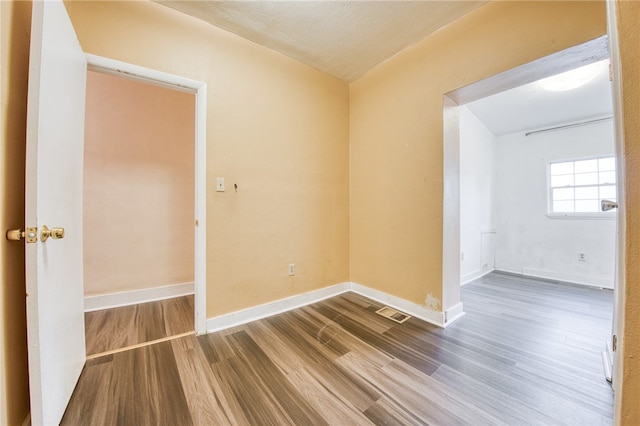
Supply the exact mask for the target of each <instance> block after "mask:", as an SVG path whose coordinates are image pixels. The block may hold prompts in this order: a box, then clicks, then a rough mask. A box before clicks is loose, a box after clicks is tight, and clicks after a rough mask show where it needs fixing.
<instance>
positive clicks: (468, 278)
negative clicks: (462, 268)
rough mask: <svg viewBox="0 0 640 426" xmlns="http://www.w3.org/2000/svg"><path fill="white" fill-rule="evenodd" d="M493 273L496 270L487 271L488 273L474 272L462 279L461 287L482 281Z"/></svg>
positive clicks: (478, 270)
mask: <svg viewBox="0 0 640 426" xmlns="http://www.w3.org/2000/svg"><path fill="white" fill-rule="evenodd" d="M493 271H495V268H491V269H487V270H486V271H483V270H480V269H477V270H475V271H473V272H470V273H468V274H465V275H463V276H461V277H460V286H463V285H466V284H469V283H470V282H472V281H475V280H477V279H480V278H482V277H484V276H485V275H487V274H490V273H492V272H493Z"/></svg>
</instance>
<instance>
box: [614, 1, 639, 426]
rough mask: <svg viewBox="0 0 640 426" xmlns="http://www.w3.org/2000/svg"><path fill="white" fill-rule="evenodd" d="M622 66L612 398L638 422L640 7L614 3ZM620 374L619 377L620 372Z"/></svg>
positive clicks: (622, 419) (630, 421)
mask: <svg viewBox="0 0 640 426" xmlns="http://www.w3.org/2000/svg"><path fill="white" fill-rule="evenodd" d="M617 6H618V8H619V9H618V29H619V42H620V58H621V62H622V98H623V99H622V101H623V106H622V107H623V121H624V138H625V144H624V157H625V173H626V182H625V205H626V212H627V214H626V221H627V232H626V242H625V246H626V268H625V270H626V272H625V274H626V292H625V306H624V337H623V339H624V345H623V347H622V352H621V353H619V354H618V356H622V359H623V367H622V375H623V377H624V380H623V382H622V387H621V388H620V389H621V390H622V392H621V393H619V394H618V398H617V399H616V412H617V413H618V414H619V417H618V418H617V421H618V422H619V423H620V424H623V425H638V424H640V316H639V315H640V285H639V284H640V270H639V268H638V265H639V263H640V244H638V242H639V241H640V215H639V212H640V30H639V27H638V26H639V24H640V3H639V2H635V1H634V2H631V1H618V2H617ZM618 374H619V373H618Z"/></svg>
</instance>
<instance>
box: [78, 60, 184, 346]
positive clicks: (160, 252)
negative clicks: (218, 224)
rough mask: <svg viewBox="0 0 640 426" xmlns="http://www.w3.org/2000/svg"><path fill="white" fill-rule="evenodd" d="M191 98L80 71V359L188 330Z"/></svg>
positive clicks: (134, 81) (163, 88) (135, 81)
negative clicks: (83, 349) (83, 88)
mask: <svg viewBox="0 0 640 426" xmlns="http://www.w3.org/2000/svg"><path fill="white" fill-rule="evenodd" d="M195 116H196V95H195V94H194V93H193V92H187V91H184V90H175V89H174V88H172V87H167V86H160V85H157V84H150V83H148V82H145V81H141V80H139V79H133V78H127V77H123V76H121V75H117V74H115V73H105V72H101V70H88V72H87V97H86V109H85V153H84V165H85V168H84V202H83V213H84V250H83V251H84V282H85V288H84V290H85V310H86V312H85V330H86V343H87V356H88V357H89V358H90V357H94V356H96V355H98V354H104V353H110V352H115V351H120V350H123V349H124V348H130V347H136V346H140V345H145V344H149V343H151V342H157V341H161V340H166V339H170V338H175V337H176V336H180V335H184V334H189V333H193V332H194V319H195V313H194V293H195V281H196V280H195V276H196V266H195V265H196V262H195V258H196V244H195V239H196V233H195V232H194V218H195V217H197V216H196V211H195V210H196V199H195V197H196V196H195V194H196V191H195V187H196V182H195V180H196V173H195V168H196V164H195V162H196V155H195V151H196V144H195V143H194V141H195V140H196V137H195V134H196V120H195V119H194V117H195Z"/></svg>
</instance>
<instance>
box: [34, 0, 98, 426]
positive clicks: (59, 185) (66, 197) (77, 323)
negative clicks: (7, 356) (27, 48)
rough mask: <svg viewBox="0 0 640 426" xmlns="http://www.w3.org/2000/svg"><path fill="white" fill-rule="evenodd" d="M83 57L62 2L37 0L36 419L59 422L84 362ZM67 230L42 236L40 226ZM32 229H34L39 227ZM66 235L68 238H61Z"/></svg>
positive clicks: (35, 98)
mask: <svg viewBox="0 0 640 426" xmlns="http://www.w3.org/2000/svg"><path fill="white" fill-rule="evenodd" d="M86 72H87V67H86V60H85V56H84V54H83V52H82V49H81V48H80V45H79V43H78V40H77V38H76V34H75V32H74V30H73V26H72V25H71V21H70V19H69V16H68V15H67V11H66V9H65V6H64V4H63V3H62V1H60V0H51V1H34V2H33V16H32V24H31V53H30V58H29V95H28V107H27V155H26V189H25V191H26V226H27V227H32V228H31V230H30V228H27V232H26V234H27V237H28V235H29V233H31V234H32V235H33V234H35V235H36V236H37V241H36V242H31V243H29V242H27V243H26V244H25V247H26V281H27V334H28V345H29V385H30V392H31V420H32V423H33V424H35V425H40V424H58V423H59V422H60V419H61V418H62V415H63V414H64V410H65V408H66V406H67V403H68V402H69V399H70V397H71V394H72V393H73V389H74V387H75V385H76V383H77V381H78V378H79V377H80V373H81V371H82V368H83V366H84V362H85V341H84V312H83V311H84V301H83V282H82V280H83V277H82V164H83V145H84V103H85V84H86ZM45 225H47V226H48V227H50V228H54V227H61V228H64V235H63V236H62V235H61V234H60V232H61V231H57V232H54V233H52V234H53V235H52V237H51V238H49V239H47V240H46V241H44V240H45V238H43V229H44V226H45ZM33 228H37V229H36V230H34V229H33ZM60 237H63V238H60Z"/></svg>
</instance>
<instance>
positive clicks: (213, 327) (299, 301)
mask: <svg viewBox="0 0 640 426" xmlns="http://www.w3.org/2000/svg"><path fill="white" fill-rule="evenodd" d="M347 291H349V283H348V282H345V283H341V284H336V285H333V286H330V287H325V288H322V289H320V290H314V291H310V292H308V293H303V294H299V295H296V296H292V297H287V298H286V299H280V300H276V301H274V302H269V303H265V304H263V305H259V306H255V307H253V308H248V309H243V310H241V311H236V312H232V313H230V314H224V315H220V316H217V317H213V318H208V319H207V333H211V332H214V331H220V330H224V329H227V328H231V327H235V326H238V325H242V324H246V323H248V322H251V321H256V320H259V319H263V318H267V317H270V316H272V315H276V314H280V313H282V312H286V311H290V310H292V309H296V308H300V307H302V306H306V305H309V304H311V303H315V302H319V301H320V300H324V299H328V298H330V297H333V296H337V295H338V294H342V293H346V292H347Z"/></svg>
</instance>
